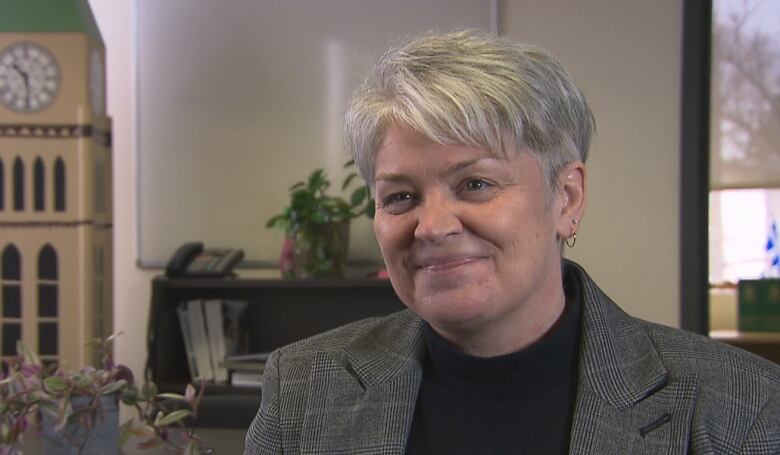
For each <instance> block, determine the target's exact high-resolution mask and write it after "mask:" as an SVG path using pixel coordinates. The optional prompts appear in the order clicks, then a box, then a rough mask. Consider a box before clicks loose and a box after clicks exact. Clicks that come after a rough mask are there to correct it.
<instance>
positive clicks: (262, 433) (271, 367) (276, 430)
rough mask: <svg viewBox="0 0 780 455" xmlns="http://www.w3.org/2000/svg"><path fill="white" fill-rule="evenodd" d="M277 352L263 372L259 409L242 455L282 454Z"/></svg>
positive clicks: (269, 359) (248, 433)
mask: <svg viewBox="0 0 780 455" xmlns="http://www.w3.org/2000/svg"><path fill="white" fill-rule="evenodd" d="M278 365H279V351H278V350H277V351H276V352H274V353H273V354H271V356H270V357H269V358H268V361H267V362H266V365H265V370H264V372H263V395H262V398H261V400H260V409H259V410H258V411H257V415H256V416H255V420H254V421H253V422H252V425H251V426H250V427H249V430H248V431H247V433H246V438H245V441H244V455H259V454H279V453H282V443H281V429H280V426H279V367H278Z"/></svg>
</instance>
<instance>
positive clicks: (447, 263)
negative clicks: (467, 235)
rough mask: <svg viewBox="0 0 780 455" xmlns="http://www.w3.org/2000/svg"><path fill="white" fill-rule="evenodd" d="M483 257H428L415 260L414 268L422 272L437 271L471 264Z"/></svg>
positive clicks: (483, 257)
mask: <svg viewBox="0 0 780 455" xmlns="http://www.w3.org/2000/svg"><path fill="white" fill-rule="evenodd" d="M485 258H486V256H447V257H430V258H423V259H421V260H419V261H415V263H416V264H417V265H416V267H415V268H416V269H417V270H422V271H424V272H439V271H445V270H451V269H454V268H457V267H461V266H464V265H468V264H472V263H474V262H476V261H479V260H482V259H485Z"/></svg>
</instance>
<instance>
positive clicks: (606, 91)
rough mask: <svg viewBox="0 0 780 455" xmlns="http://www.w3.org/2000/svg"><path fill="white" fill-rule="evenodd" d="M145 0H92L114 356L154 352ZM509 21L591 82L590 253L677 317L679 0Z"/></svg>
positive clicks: (614, 0) (529, 6)
mask: <svg viewBox="0 0 780 455" xmlns="http://www.w3.org/2000/svg"><path fill="white" fill-rule="evenodd" d="M135 1H136V0H90V4H91V5H92V8H93V12H94V13H95V16H96V19H97V21H98V25H99V27H100V30H101V33H102V34H103V38H104V40H105V43H106V48H107V54H108V56H107V62H108V79H107V80H108V111H109V114H110V115H111V116H112V117H113V120H114V129H113V132H114V148H113V154H114V169H113V172H114V198H115V203H114V207H115V211H114V276H115V283H114V304H115V312H114V314H115V321H114V326H115V329H116V330H122V331H123V332H124V335H123V336H121V337H119V339H118V340H117V343H116V356H117V358H118V359H120V360H121V361H122V362H123V363H126V364H127V365H129V366H130V367H131V368H133V370H134V371H137V372H140V371H142V368H143V365H144V361H145V357H146V346H145V337H146V324H147V315H148V307H149V300H150V280H151V279H152V277H153V276H154V275H155V274H157V273H159V271H147V270H140V269H138V268H137V267H136V265H135V264H136V251H137V227H136V222H137V213H136V206H137V205H136V194H137V188H136V172H137V163H136V153H135V132H134V127H135V100H136V86H135V82H134V74H135V67H134V65H135V61H134V43H133V34H132V30H133V19H134V2H135ZM500 13H501V15H502V16H501V27H502V31H503V32H504V33H505V34H506V35H507V36H509V37H510V38H512V39H515V40H517V41H524V42H529V43H533V44H538V45H541V46H543V47H546V48H548V49H549V50H550V51H552V52H553V53H555V54H556V55H558V57H559V58H560V59H561V61H562V62H563V63H564V65H565V66H566V67H567V68H568V69H569V70H570V71H571V73H572V74H573V76H574V78H575V80H577V81H578V83H579V85H581V86H582V88H583V89H584V91H585V94H586V96H587V97H588V98H589V100H590V103H591V106H592V108H593V110H594V112H595V115H596V120H597V124H598V129H599V131H598V134H597V137H596V140H595V142H594V145H593V148H592V155H591V159H590V161H589V186H590V196H589V208H588V211H587V213H586V216H585V220H584V222H583V225H582V229H581V231H580V234H579V235H578V240H577V245H576V247H575V248H574V249H573V250H570V251H569V252H568V255H569V256H570V257H572V258H574V259H576V260H579V261H581V262H582V263H583V264H584V265H585V266H586V267H587V269H588V270H589V271H590V273H591V274H592V275H593V276H594V277H595V278H596V279H597V281H598V282H599V283H600V284H601V285H602V287H603V288H604V289H605V290H606V291H607V292H608V293H609V294H610V295H611V296H612V297H613V298H614V299H615V300H616V301H618V303H619V304H620V305H621V306H623V307H624V308H625V309H626V310H627V311H628V312H630V313H632V314H635V315H638V316H641V317H644V318H646V319H651V320H654V321H658V322H662V323H665V324H670V325H677V324H678V312H679V311H678V299H679V297H678V288H679V278H678V277H679V267H678V250H679V245H678V233H677V231H678V224H679V219H678V206H679V202H678V199H679V198H678V194H679V191H680V188H679V184H678V173H679V166H678V157H679V145H678V143H679V139H678V138H679V104H680V88H679V82H680V49H681V24H682V0H656V1H653V2H648V1H646V0H588V1H582V0H547V1H545V2H538V1H533V0H517V1H512V0H504V1H503V2H502V4H501V9H500Z"/></svg>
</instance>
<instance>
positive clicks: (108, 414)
mask: <svg viewBox="0 0 780 455" xmlns="http://www.w3.org/2000/svg"><path fill="white" fill-rule="evenodd" d="M91 398H92V397H86V396H77V397H72V398H71V406H72V407H73V409H74V411H77V410H78V409H79V408H83V407H85V406H87V405H89V403H90V400H91ZM100 408H101V410H98V411H97V412H95V413H94V419H93V422H92V427H91V428H87V427H85V426H84V425H81V424H79V422H78V418H76V419H75V420H74V421H73V422H68V423H67V424H66V425H65V427H64V428H63V429H62V430H60V431H54V427H55V426H56V424H57V422H56V418H55V417H54V416H52V415H50V414H49V413H47V412H44V413H43V419H42V422H41V433H42V436H43V438H42V439H43V453H44V454H47V455H48V454H52V455H53V454H57V455H60V454H65V455H77V454H80V455H92V454H94V455H102V454H111V453H118V452H119V402H118V397H117V396H116V395H103V396H102V397H100Z"/></svg>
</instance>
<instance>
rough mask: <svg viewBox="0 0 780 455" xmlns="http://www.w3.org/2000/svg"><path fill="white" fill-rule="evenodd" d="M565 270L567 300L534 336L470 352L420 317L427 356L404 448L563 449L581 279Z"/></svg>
mask: <svg viewBox="0 0 780 455" xmlns="http://www.w3.org/2000/svg"><path fill="white" fill-rule="evenodd" d="M577 281H578V280H577V279H576V277H574V274H573V273H571V272H565V274H564V292H565V294H566V307H565V309H564V312H563V314H562V315H561V317H560V319H559V321H558V323H556V324H555V326H554V327H553V329H551V331H550V332H549V333H547V334H546V335H545V336H544V337H543V338H542V339H541V340H539V341H537V342H536V343H534V344H532V345H531V346H528V347H527V348H524V349H522V350H520V351H518V352H515V353H512V354H507V355H502V356H498V357H488V358H483V357H474V356H470V355H467V354H464V353H462V352H460V351H458V350H457V349H455V348H453V347H452V346H451V345H450V344H448V343H447V342H446V341H444V340H443V339H442V338H441V337H439V336H438V335H437V334H436V333H435V332H434V331H433V330H432V329H431V327H430V326H429V325H427V324H425V325H424V331H423V332H424V335H425V342H426V347H427V356H426V359H425V363H424V366H423V379H422V384H421V386H420V391H419V394H418V396H417V404H416V407H415V412H414V420H413V422H412V428H411V431H410V433H409V438H408V440H407V447H406V449H407V450H406V451H407V453H409V454H417V453H420V454H474V453H491V454H492V453H496V454H503V453H522V454H544V455H550V454H563V453H567V452H568V449H569V433H570V428H571V418H572V413H573V411H574V400H575V397H576V389H577V350H578V345H579V325H580V323H579V321H580V312H581V307H582V303H581V292H580V283H579V282H577Z"/></svg>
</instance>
